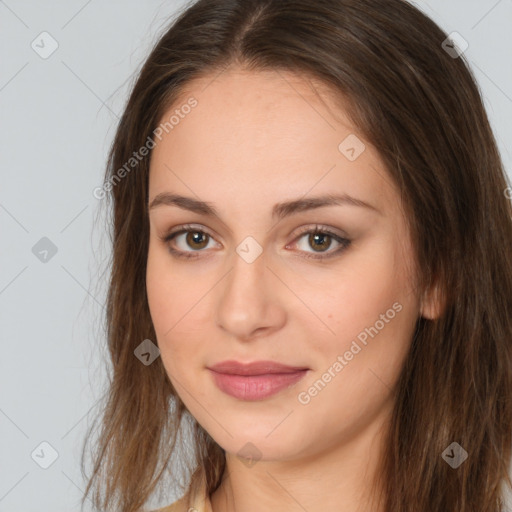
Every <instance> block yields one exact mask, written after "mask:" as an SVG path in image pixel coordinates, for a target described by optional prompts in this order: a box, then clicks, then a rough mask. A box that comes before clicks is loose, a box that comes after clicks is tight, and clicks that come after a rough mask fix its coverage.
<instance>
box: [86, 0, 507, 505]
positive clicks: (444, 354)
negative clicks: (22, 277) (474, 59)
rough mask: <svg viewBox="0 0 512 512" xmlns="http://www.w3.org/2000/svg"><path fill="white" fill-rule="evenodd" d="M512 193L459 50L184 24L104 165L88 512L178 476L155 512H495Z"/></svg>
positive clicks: (153, 62) (386, 19)
mask: <svg viewBox="0 0 512 512" xmlns="http://www.w3.org/2000/svg"><path fill="white" fill-rule="evenodd" d="M508 185H509V184H508V183H507V178H506V175H505V173H504V170H503V165H502V162H501V160H500V155H499V152H498V150H497V146H496V142H495V139H494V137H493V134H492V131H491V128H490V126H489V122H488V118H487V115H486V112H485V110H484V107H483V104H482V99H481V97H480V94H479V92H478V87H477V85H476V83H475V80H474V78H473V76H472V74H471V72H470V71H469V69H468V66H467V65H466V64H465V62H464V56H463V53H462V48H461V46H460V44H458V43H457V41H456V40H452V39H450V38H447V35H446V34H445V33H444V32H443V31H442V30H441V29H440V28H439V27H438V26H437V25H435V24H434V23H433V22H432V21H431V20H430V19H429V18H427V17H426V16H425V15H423V14H422V13H421V12H420V11H418V10H417V9H416V8H414V7H413V6H411V5H410V4H408V3H406V2H404V1H402V0H357V1H356V0H320V1H317V2H314V3H312V2H308V1H306V0H238V1H237V0H213V1H212V0H207V1H206V0H199V1H198V2H196V3H194V4H193V5H191V6H189V7H188V8H187V9H186V10H185V11H184V12H183V13H182V14H181V15H180V16H179V18H178V19H177V20H176V21H175V22H174V23H173V24H172V26H171V28H170V29H169V30H168V31H167V32H166V33H165V35H164V36H163V37H162V38H161V39H160V41H159V42H158V43H157V45H156V46H155V48H154V50H153V52H152V53H151V55H150V56H149V57H148V59H147V61H146V62H145V65H144V67H143V68H142V70H141V72H140V75H139V77H138V80H137V82H136V84H135V86H134V88H133V91H132V93H131V96H130V99H129V101H128V104H127V106H126V109H125V112H124V115H123V117H122V119H121V122H120V125H119V128H118V131H117V134H116V137H115V140H114V143H113V146H112V150H111V155H110V162H109V167H108V172H107V176H106V182H105V185H104V190H105V192H109V194H110V196H109V197H111V200H112V206H113V218H112V223H113V233H112V236H113V263H112V274H111V282H110V289H109V297H108V313H107V326H108V342H109V348H110V353H111V357H112V362H113V378H112V382H111V387H110V390H109V400H108V403H107V404H106V409H105V412H104V415H103V417H102V427H103V428H102V432H101V437H100V440H99V443H98V446H97V448H98V450H97V454H96V456H95V465H94V470H93V475H92V476H91V478H90V480H89V483H88V487H87V490H86V496H87V495H88V494H89V492H90V491H91V490H92V489H93V488H94V485H96V490H97V491H98V492H97V493H96V494H95V495H94V500H95V504H96V506H98V507H99V508H100V509H101V510H116V511H122V512H132V511H137V510H141V509H142V507H143V506H144V504H145V503H146V502H147V500H148V498H149V497H150V496H151V494H152V493H153V492H154V490H155V488H156V486H157V484H159V483H160V484H161V483H162V481H163V476H164V474H165V472H166V470H168V469H169V468H170V464H171V463H173V464H174V463H179V464H181V465H182V466H181V469H180V470H179V472H188V473H189V474H191V480H190V482H189V485H186V486H184V489H183V491H184V494H185V495H184V496H183V497H182V499H180V500H178V501H177V502H176V503H174V504H173V505H171V506H169V507H166V508H164V509H160V510H161V511H165V512H178V511H186V510H198V511H202V510H204V511H208V510H210V511H213V512H220V511H222V512H232V511H241V510H243V511H245V512H247V511H249V512H250V511H260V510H290V511H295V510H297V511H299V510H307V511H308V512H315V511H317V510H325V509H327V508H329V509H331V510H343V511H345V512H346V511H348V512H352V511H356V510H372V511H379V512H381V511H382V512H391V511H393V512H406V511H410V510H414V511H415V512H432V511H443V512H446V511H455V510H457V511H459V512H460V511H463V512H469V511H476V510H478V511H486V512H487V511H488V512H499V511H502V510H503V493H504V490H505V484H508V485H510V484H511V481H510V478H509V476H508V465H509V461H510V457H511V432H512V430H511V426H512V405H511V402H510V397H511V368H512V366H511V364H512V358H511V342H512V319H511V315H510V312H511V311H512V260H511V258H510V255H509V248H510V247H511V245H512V221H511V213H512V211H511V205H510V202H509V200H508V198H507V190H510V189H508V188H507V187H508ZM180 426H181V427H182V428H183V429H184V430H185V432H186V428H187V427H191V428H192V438H191V439H192V446H191V447H190V450H188V451H189V452H191V453H187V445H186V442H185V440H184V439H183V438H182V436H181V435H182V433H183V431H182V430H181V429H180ZM182 448H184V449H183V450H182ZM171 472H172V474H173V475H174V476H175V477H176V476H177V475H178V470H177V469H174V471H171ZM167 482H168V481H167ZM168 485H170V483H169V482H168ZM103 486H104V487H105V494H104V496H103V497H100V495H99V490H100V489H101V488H102V487H103ZM85 498H86V497H84V501H85Z"/></svg>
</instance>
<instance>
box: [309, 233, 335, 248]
mask: <svg viewBox="0 0 512 512" xmlns="http://www.w3.org/2000/svg"><path fill="white" fill-rule="evenodd" d="M308 242H309V244H310V246H311V248H313V249H318V250H319V251H320V252H323V251H325V250H327V249H329V247H330V246H331V242H332V238H331V236H330V235H328V234H327V233H310V234H309V237H308Z"/></svg>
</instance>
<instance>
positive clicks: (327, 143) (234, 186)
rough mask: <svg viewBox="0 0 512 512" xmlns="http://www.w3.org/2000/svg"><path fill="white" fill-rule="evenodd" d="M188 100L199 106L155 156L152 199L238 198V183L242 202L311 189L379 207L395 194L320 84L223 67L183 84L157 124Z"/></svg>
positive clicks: (375, 157)
mask: <svg viewBox="0 0 512 512" xmlns="http://www.w3.org/2000/svg"><path fill="white" fill-rule="evenodd" d="M190 97H193V98H195V100H196V101H197V105H196V106H195V107H194V108H193V109H184V110H183V112H185V110H186V111H187V112H188V113H187V114H184V113H183V112H182V113H181V115H180V120H179V123H178V124H176V125H174V126H173V128H172V130H170V131H169V133H164V134H163V137H162V140H161V141H157V145H156V147H155V149H154V150H153V155H152V160H151V173H150V195H151V193H153V194H154V193H158V192H159V191H161V189H164V188H166V187H167V188H169V186H177V187H180V188H181V189H182V190H183V185H184V184H185V185H186V186H187V188H189V189H191V190H192V191H194V193H196V195H206V196H207V197H210V196H211V193H212V192H214V191H215V190H216V191H223V192H225V193H229V192H233V193H237V194H238V195H239V194H240V190H239V186H240V184H242V183H243V184H244V186H245V187H246V190H247V189H249V190H250V191H251V193H250V194H248V197H244V198H243V199H240V202H246V201H247V200H256V199H257V198H258V197H260V198H265V197H270V196H271V195H275V196H276V197H274V199H277V198H279V199H282V198H283V194H286V195H289V196H290V197H292V196H293V197H296V196H300V195H304V194H305V193H307V192H308V190H311V189H313V188H315V187H318V186H321V187H323V188H324V190H323V191H325V189H326V188H327V189H329V188H338V189H339V188H340V187H341V188H342V190H341V191H342V192H346V193H351V194H353V195H357V194H360V195H368V194H370V195H372V194H373V196H375V197H374V199H376V200H377V201H378V202H380V203H382V202H383V201H385V200H386V193H385V192H386V187H387V189H388V190H387V191H388V192H389V194H392V193H393V190H392V188H393V187H392V185H391V182H390V179H389V177H387V175H386V173H385V171H384V169H383V166H382V162H381V161H380V158H379V155H378V154H377V152H376V151H375V149H374V148H373V147H372V145H371V144H370V143H369V142H368V141H364V142H363V140H362V136H361V135H360V134H358V131H357V129H356V128H355V127H354V126H353V124H352V123H351V122H350V121H349V118H348V116H347V114H346V112H345V111H344V110H343V108H342V105H343V101H342V98H341V97H340V96H336V94H335V92H334V91H333V90H331V89H329V88H328V87H327V86H326V85H325V84H322V83H320V82H319V81H315V80H312V79H311V78H308V77H305V76H301V75H297V74H294V73H291V72H284V71H281V70H280V71H277V70H275V71H264V72H260V71H258V72H253V71H252V72H250V71H244V70H240V69H228V70H225V71H223V72H221V73H220V74H219V73H216V74H212V75H209V76H205V77H202V78H201V79H196V80H193V81H192V82H190V83H189V84H187V87H186V89H185V90H184V91H183V92H182V94H181V95H180V98H179V99H178V100H176V101H175V102H174V104H173V105H172V107H171V108H170V109H168V111H167V112H166V114H164V116H163V118H162V119H161V122H162V123H165V122H166V120H168V119H169V118H170V116H171V115H172V114H173V113H175V112H176V111H178V112H180V111H181V110H180V109H181V107H182V106H183V105H185V104H187V101H188V99H189V98H190ZM347 140H348V141H349V142H348V143H345V141H347ZM340 144H341V149H340ZM347 144H348V146H354V147H355V150H356V152H357V153H359V151H362V152H361V153H360V155H359V156H358V157H357V159H355V160H351V159H349V158H347V154H346V153H344V152H343V151H346V150H347ZM354 144H355V145H354ZM362 148H364V150H363V149H362ZM348 149H351V148H350V147H348ZM349 156H350V155H349ZM171 169H172V171H173V172H169V171H170V170H171ZM180 179H181V181H182V182H183V183H179V181H180ZM212 187H213V188H212ZM372 190H373V192H372ZM315 191H316V190H315ZM189 192H190V190H189ZM212 199H213V200H214V201H215V200H217V199H218V198H216V197H215V198H212ZM388 199H389V198H388ZM376 206H379V205H378V204H377V205H376ZM381 206H382V205H381Z"/></svg>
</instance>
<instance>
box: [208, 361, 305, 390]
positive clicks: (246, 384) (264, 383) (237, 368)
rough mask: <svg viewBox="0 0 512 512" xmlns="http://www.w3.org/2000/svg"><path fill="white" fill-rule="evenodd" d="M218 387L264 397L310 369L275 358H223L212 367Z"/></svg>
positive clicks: (283, 387)
mask: <svg viewBox="0 0 512 512" xmlns="http://www.w3.org/2000/svg"><path fill="white" fill-rule="evenodd" d="M208 370H210V372H211V374H212V377H213V379H214V381H215V384H216V385H217V387H218V388H219V389H220V390H221V391H223V392H224V393H226V394H228V395H230V396H233V397H235V398H239V399H241V400H262V399H264V398H268V397H269V396H272V395H275V394H276V393H278V392H279V391H281V390H282V389H285V388H288V387H290V386H292V385H293V384H295V383H296V382H298V381H299V380H300V379H302V378H303V377H304V376H305V375H306V373H307V371H308V370H309V368H306V367H298V366H288V365H284V364H280V363H276V362H275V361H255V362H253V363H248V364H244V363H239V362H238V361H223V362H221V363H218V364H215V365H213V366H209V367H208Z"/></svg>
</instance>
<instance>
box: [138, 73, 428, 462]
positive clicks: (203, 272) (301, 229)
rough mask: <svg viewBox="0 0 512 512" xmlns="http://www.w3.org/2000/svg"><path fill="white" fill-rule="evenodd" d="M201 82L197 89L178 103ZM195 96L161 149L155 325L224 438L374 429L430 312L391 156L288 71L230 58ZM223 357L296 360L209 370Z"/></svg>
mask: <svg viewBox="0 0 512 512" xmlns="http://www.w3.org/2000/svg"><path fill="white" fill-rule="evenodd" d="M191 96H193V97H194V98H195V99H196V100H197V105H196V106H195V107H194V108H187V107H185V108H182V107H183V106H184V105H187V104H188V103H187V100H188V98H189V97H191ZM183 98H184V99H183V100H182V101H180V102H177V103H176V104H175V105H174V106H173V107H172V109H171V110H169V112H167V113H166V115H165V116H164V118H163V119H162V121H163V122H165V121H168V120H169V118H170V117H171V116H172V115H173V114H175V115H177V116H178V117H176V118H175V120H174V123H175V124H174V125H173V127H172V129H169V126H170V125H169V124H168V125H167V132H168V133H166V131H165V130H160V132H163V135H162V136H161V140H160V141H158V140H157V145H156V147H155V148H154V150H153V153H152V157H151V170H150V180H149V204H150V206H152V207H151V208H150V242H149V253H148V261H147V294H148V300H149V306H150V311H151V317H152V320H153V323H154V327H155V331H156V335H157V340H156V341H157V343H158V346H159V348H160V353H161V357H162V362H163V364H164V367H165V369H166V371H167V373H168V375H169V378H170V380H171V382H172V384H173V385H174V387H175V388H176V390H177V392H178V393H179V396H180V398H181V399H182V401H183V402H184V403H185V405H186V406H187V408H188V410H189V411H190V412H191V414H192V415H193V416H194V417H195V418H196V419H197V421H198V422H199V423H200V424H201V425H202V426H203V428H204V429H205V430H206V431H208V432H209V433H210V435H211V436H212V437H213V438H214V439H215V440H216V441H217V442H218V444H219V445H220V446H221V447H223V448H224V449H225V450H226V451H227V452H228V453H234V454H237V453H239V454H241V455H244V456H248V457H251V456H252V457H253V458H255V459H263V460H276V459H281V460H292V459H298V458H299V457H305V456H311V455H313V454H315V453H320V452H321V451H325V450H332V449H333V447H334V446H335V445H338V446H341V445H342V444H345V443H347V442H348V441H349V440H354V439H355V438H356V436H359V435H363V433H366V434H365V435H367V434H368V433H369V432H376V431H377V429H378V428H379V426H380V425H382V423H383V421H384V420H386V419H387V418H388V415H389V412H390V407H391V404H392V399H393V393H392V389H393V388H394V385H395V383H396V381H397V378H398V376H399V373H400V370H401V368H402V365H403V363H404V358H405V356H406V353H407V351H408V348H409V346H410V343H411V339H412V336H413V332H414V327H415V322H416V319H417V318H418V316H419V315H420V314H421V310H420V307H421V303H420V300H419V298H418V295H417V294H416V292H415V286H414V272H415V267H414V260H413V250H412V247H411V243H410V238H409V233H408V230H407V226H406V222H405V218H404V214H403V212H402V210H401V201H400V196H399V194H398V193H397V191H396V190H395V189H394V187H393V186H392V182H391V179H390V178H389V177H388V175H387V174H386V172H385V170H384V167H383V164H382V162H381V160H380V159H379V155H378V154H377V153H376V151H375V150H374V148H373V146H372V145H371V144H370V143H369V142H368V141H366V140H362V138H361V136H360V135H358V134H357V132H356V129H355V128H354V127H353V126H352V125H351V124H350V122H349V120H348V119H347V118H346V117H345V115H344V113H343V112H342V111H340V109H339V107H336V106H335V105H334V103H333V102H332V101H331V100H330V99H329V97H328V96H327V95H326V96H323V100H324V101H320V99H319V98H318V97H317V96H316V95H315V94H314V92H313V91H312V90H311V88H310V87H309V86H308V85H307V83H306V82H305V81H304V80H303V79H301V78H300V77H298V76H296V75H293V74H291V73H283V72H279V73H277V72H265V73H254V72H252V73H249V72H242V71H241V70H238V69H232V70H231V71H225V72H223V73H222V74H220V76H217V77H216V78H215V77H214V76H210V77H208V78H205V79H202V80H200V81H195V82H192V84H191V85H190V86H189V88H188V90H187V94H185V95H183ZM324 102H325V103H324ZM176 109H178V113H177V114H176V112H175V111H176ZM334 115H335V116H336V117H334ZM176 119H178V120H179V121H178V122H176ZM160 132H159V133H160ZM363 144H364V145H365V146H363ZM166 195H167V196H166ZM171 195H173V196H175V197H174V198H172V197H171ZM177 196H183V198H186V199H176V198H177ZM327 196H331V197H333V198H334V197H336V198H341V199H339V200H337V202H335V201H332V202H330V203H329V204H327V201H326V200H325V199H326V197H327ZM155 198H156V201H155ZM203 203H207V204H203ZM184 225H191V226H187V227H183V226H184ZM317 226H318V233H317V234H316V235H315V227H317ZM181 230H187V231H186V232H184V233H183V232H181V233H179V234H176V235H175V237H174V238H172V239H170V240H167V241H165V238H166V236H167V235H168V234H169V232H172V233H177V232H180V231H181ZM225 361H237V362H239V363H241V364H243V363H252V362H257V361H267V362H268V361H271V362H275V363H280V364H282V365H287V366H290V367H292V368H291V369H290V368H288V369H282V368H276V367H274V368H271V367H268V366H266V365H263V366H261V367H259V368H253V369H252V371H249V373H250V374H251V375H240V374H241V373H243V372H242V371H241V370H239V369H237V367H236V366H235V367H234V368H231V370H229V369H224V372H229V371H231V372H232V374H231V375H227V374H225V373H224V374H223V373H222V371H221V372H219V373H218V372H215V371H212V370H211V369H210V368H211V367H213V366H214V365H217V364H219V363H222V362H225ZM269 372H276V373H273V374H272V375H269ZM233 373H234V374H237V373H238V375H234V374H233ZM248 443H251V444H248Z"/></svg>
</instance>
